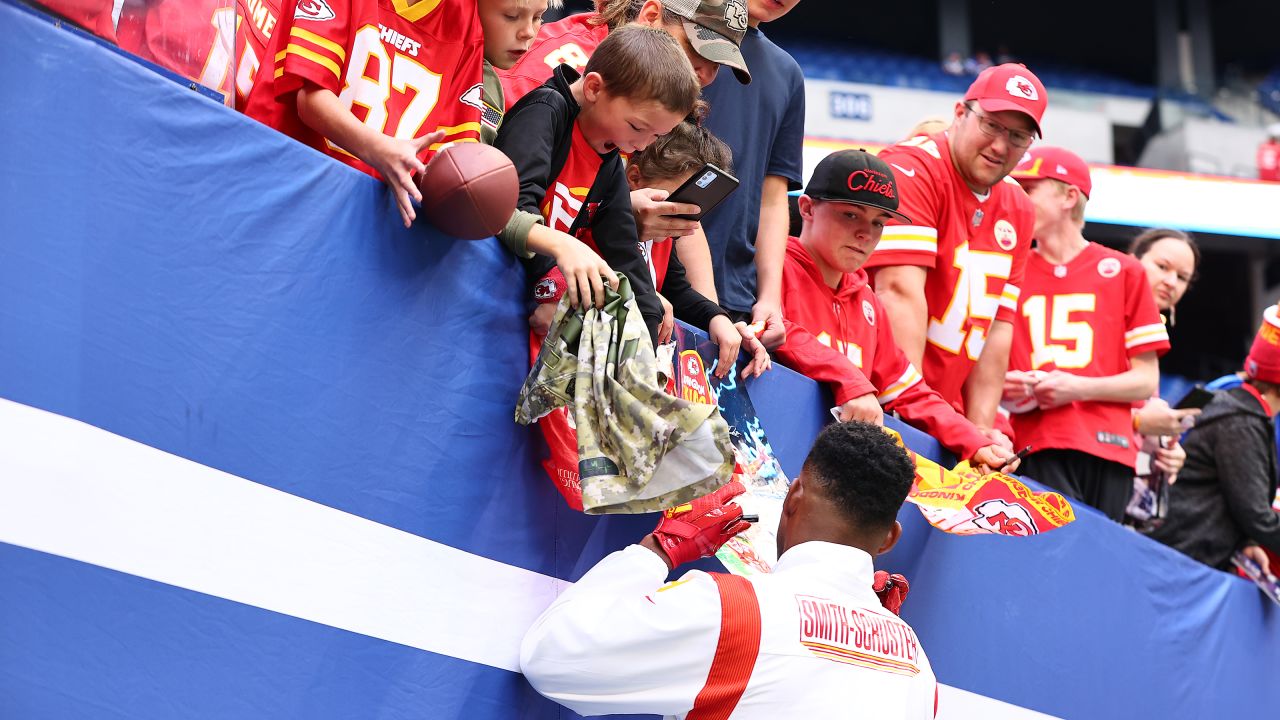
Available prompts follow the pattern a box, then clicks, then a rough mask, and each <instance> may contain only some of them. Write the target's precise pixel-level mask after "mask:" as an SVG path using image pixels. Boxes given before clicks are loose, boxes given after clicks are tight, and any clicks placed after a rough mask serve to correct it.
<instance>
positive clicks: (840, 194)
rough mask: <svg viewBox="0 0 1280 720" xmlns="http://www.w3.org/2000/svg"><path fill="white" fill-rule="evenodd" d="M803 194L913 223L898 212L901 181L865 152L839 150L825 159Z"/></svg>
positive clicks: (886, 165) (814, 172)
mask: <svg viewBox="0 0 1280 720" xmlns="http://www.w3.org/2000/svg"><path fill="white" fill-rule="evenodd" d="M804 194H805V195H808V196H809V197H811V198H813V199H814V200H829V201H831V202H845V203H853V204H855V205H866V206H868V207H873V208H876V209H877V210H883V211H885V212H887V213H889V214H890V215H892V216H894V217H895V218H897V219H899V220H901V221H902V222H905V223H909V222H911V218H909V217H907V216H906V215H903V214H902V213H900V212H898V181H897V179H896V178H894V176H893V171H892V170H890V169H889V165H888V163H886V162H885V161H883V160H881V159H880V158H878V157H876V156H875V155H872V154H871V153H869V152H867V151H866V150H837V151H836V152H833V153H831V154H830V155H828V156H826V157H825V158H823V159H822V162H820V163H818V167H816V168H814V170H813V175H812V176H810V177H809V185H808V187H806V188H805V189H804Z"/></svg>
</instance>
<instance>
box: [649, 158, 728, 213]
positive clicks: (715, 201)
mask: <svg viewBox="0 0 1280 720" xmlns="http://www.w3.org/2000/svg"><path fill="white" fill-rule="evenodd" d="M737 187H738V179H737V178H735V177H734V176H732V175H730V174H729V173H727V172H725V171H724V170H721V169H720V168H718V167H716V166H715V165H712V164H711V163H707V164H706V165H703V166H702V168H701V169H699V170H698V171H697V172H695V173H694V174H693V175H690V176H689V179H688V180H686V181H685V182H684V184H683V185H681V186H680V187H678V188H676V191H675V192H673V193H671V194H670V195H668V196H667V202H673V203H688V204H690V205H697V206H698V207H699V208H701V210H700V211H699V212H698V213H696V214H693V215H673V216H672V217H678V218H683V219H685V220H698V221H701V220H702V218H703V216H704V215H706V214H707V213H709V212H711V210H712V208H714V207H715V206H716V205H719V204H720V202H721V201H722V200H724V199H725V198H726V197H728V196H729V193H731V192H733V191H734V190H736V189H737Z"/></svg>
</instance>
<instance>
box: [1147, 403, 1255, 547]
mask: <svg viewBox="0 0 1280 720" xmlns="http://www.w3.org/2000/svg"><path fill="white" fill-rule="evenodd" d="M1182 445H1183V447H1184V448H1186V451H1187V462H1186V465H1185V466H1183V468H1182V471H1181V472H1179V473H1178V480H1177V482H1176V483H1174V484H1173V486H1171V487H1170V488H1169V516H1168V518H1167V519H1166V520H1165V522H1164V524H1163V525H1161V526H1160V527H1159V528H1157V529H1156V530H1154V531H1152V532H1151V533H1150V537H1151V538H1153V539H1155V540H1158V541H1160V542H1162V543H1164V544H1165V545H1168V546H1169V547H1172V548H1174V549H1176V550H1179V551H1181V552H1183V553H1185V554H1186V555H1189V556H1191V557H1193V558H1195V559H1196V560H1199V561H1200V562H1202V563H1205V564H1206V565H1211V566H1213V567H1217V568H1221V569H1224V570H1226V569H1229V568H1230V563H1231V555H1232V554H1233V553H1234V552H1235V551H1236V550H1239V549H1240V548H1241V547H1243V546H1245V545H1246V544H1254V543H1256V544H1258V545H1262V546H1263V547H1266V548H1268V549H1270V550H1272V551H1273V552H1280V515H1277V514H1276V512H1275V511H1274V510H1273V509H1272V507H1271V501H1272V499H1274V498H1275V495H1276V437H1275V427H1274V425H1273V422H1272V419H1271V417H1270V416H1268V415H1267V414H1266V412H1265V411H1264V410H1263V408H1262V404H1261V403H1260V402H1259V401H1258V399H1257V398H1255V397H1254V396H1253V395H1251V394H1250V393H1249V391H1248V390H1246V389H1244V388H1243V387H1238V388H1232V389H1230V390H1225V391H1222V392H1217V393H1214V398H1213V400H1211V401H1210V402H1209V404H1208V405H1206V406H1205V408H1204V412H1203V413H1202V414H1201V415H1200V418H1199V420H1198V421H1197V422H1196V425H1195V427H1194V428H1192V429H1191V431H1190V432H1189V433H1188V434H1187V436H1186V438H1185V439H1184V440H1183V442H1182Z"/></svg>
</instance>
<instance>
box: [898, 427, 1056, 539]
mask: <svg viewBox="0 0 1280 720" xmlns="http://www.w3.org/2000/svg"><path fill="white" fill-rule="evenodd" d="M885 432H887V433H889V434H891V435H893V436H894V437H895V438H896V439H897V440H898V444H900V445H902V438H901V437H900V436H899V435H898V434H897V433H895V432H894V431H892V430H889V429H888V428H886V429H885ZM903 448H904V449H906V450H907V455H909V456H910V457H911V460H912V462H914V463H915V465H916V481H915V484H914V485H912V487H911V492H910V493H909V494H908V495H907V502H910V503H914V504H915V506H916V507H918V508H920V512H921V514H923V515H924V517H925V519H926V520H928V521H929V524H930V525H932V526H934V527H936V528H938V529H939V530H942V531H944V532H949V533H952V534H955V535H1010V536H1013V537H1026V536H1028V535H1038V534H1040V533H1043V532H1048V531H1050V530H1053V529H1054V528H1060V527H1062V526H1063V525H1066V524H1067V523H1070V522H1074V521H1075V519H1076V514H1075V511H1074V510H1072V509H1071V503H1069V502H1067V499H1066V498H1064V497H1063V496H1062V495H1060V494H1058V493H1056V492H1047V491H1044V492H1037V491H1035V490H1032V489H1031V488H1029V487H1027V486H1026V485H1024V484H1023V483H1022V482H1021V481H1020V480H1018V479H1017V478H1014V477H1010V476H1008V475H1005V474H1004V473H998V472H991V473H987V474H985V475H982V474H979V473H978V471H977V470H975V469H973V468H971V467H970V466H969V462H968V461H967V460H966V461H962V462H961V463H960V464H959V465H957V466H956V467H955V469H953V470H947V469H945V468H943V467H942V466H940V465H938V464H937V463H935V462H933V461H932V460H930V459H929V458H926V457H921V456H920V455H917V454H915V453H913V452H911V450H910V449H908V448H907V447H906V445H903Z"/></svg>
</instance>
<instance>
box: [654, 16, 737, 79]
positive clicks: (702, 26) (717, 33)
mask: <svg viewBox="0 0 1280 720" xmlns="http://www.w3.org/2000/svg"><path fill="white" fill-rule="evenodd" d="M662 6H663V7H664V8H666V9H668V10H670V11H671V12H673V13H675V14H676V15H679V16H680V17H682V18H684V32H685V35H687V36H689V44H690V45H692V46H693V49H694V51H695V52H697V53H698V54H699V55H701V56H702V57H704V58H706V59H708V60H710V61H712V62H714V63H719V64H720V65H727V66H728V67H731V68H733V74H734V75H736V76H738V82H740V83H742V84H743V85H746V84H747V83H749V82H751V73H750V72H749V71H748V70H747V61H746V60H744V59H743V58H742V51H741V50H739V49H738V46H740V45H742V37H743V36H744V35H746V34H747V4H746V2H745V1H744V0H663V3H662Z"/></svg>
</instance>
